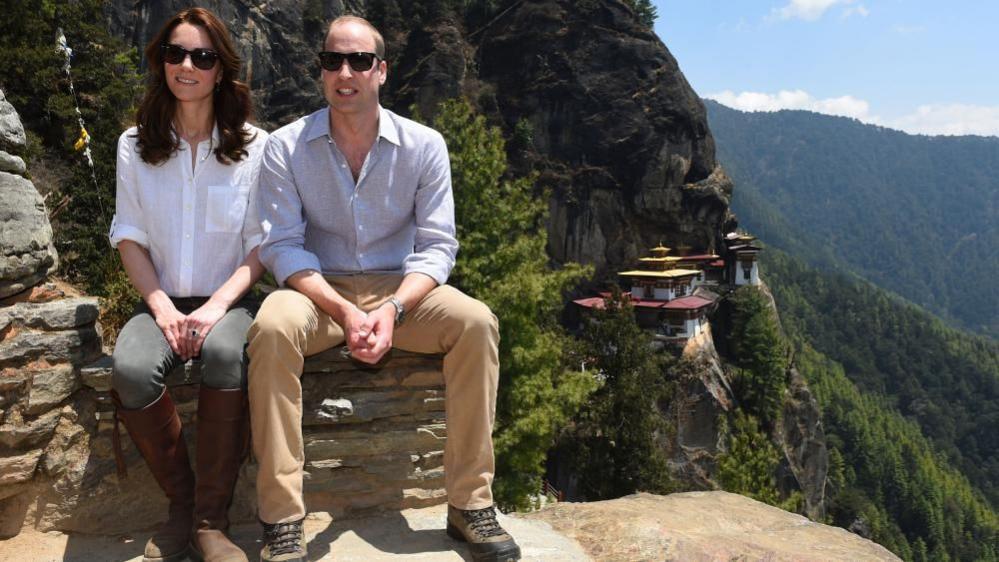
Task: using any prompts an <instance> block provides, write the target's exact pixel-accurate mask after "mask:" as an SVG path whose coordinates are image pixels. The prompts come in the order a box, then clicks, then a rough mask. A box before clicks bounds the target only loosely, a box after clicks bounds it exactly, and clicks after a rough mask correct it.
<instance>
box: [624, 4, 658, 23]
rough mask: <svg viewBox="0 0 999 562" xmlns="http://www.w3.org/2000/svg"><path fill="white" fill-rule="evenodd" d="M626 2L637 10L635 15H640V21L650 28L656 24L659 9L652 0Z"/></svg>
mask: <svg viewBox="0 0 999 562" xmlns="http://www.w3.org/2000/svg"><path fill="white" fill-rule="evenodd" d="M625 4H627V5H628V6H630V7H631V9H632V10H634V11H635V15H636V16H638V20H639V21H640V22H642V23H644V24H645V25H647V26H648V27H650V28H651V27H652V26H654V25H655V24H656V18H658V17H659V11H658V9H657V8H656V5H655V4H653V3H652V0H625Z"/></svg>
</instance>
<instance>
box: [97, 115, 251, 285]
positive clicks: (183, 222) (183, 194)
mask: <svg viewBox="0 0 999 562" xmlns="http://www.w3.org/2000/svg"><path fill="white" fill-rule="evenodd" d="M246 127H247V129H249V130H250V131H251V132H253V133H255V134H256V137H255V138H254V139H253V140H252V141H251V142H250V143H249V144H248V145H247V146H246V150H247V152H248V153H249V154H248V155H247V156H246V157H245V158H243V159H242V160H240V161H239V162H230V163H229V164H222V163H221V162H219V161H218V159H217V158H216V157H215V154H214V152H213V151H212V149H213V148H214V147H215V146H218V142H219V137H218V129H217V128H215V129H214V130H213V131H212V138H211V140H210V141H209V140H206V141H204V142H201V143H198V146H197V147H196V148H195V150H197V161H196V165H192V163H191V153H190V150H191V147H190V145H188V144H187V143H186V142H185V141H184V140H183V139H181V140H180V150H179V151H178V152H177V153H175V154H173V155H172V156H171V157H170V158H169V159H168V160H167V161H165V162H163V163H161V164H159V165H155V166H154V165H151V164H148V163H146V162H144V161H143V160H142V158H141V157H140V155H139V152H138V150H137V149H136V146H135V145H136V142H137V141H138V137H136V136H135V133H136V128H135V127H132V128H130V129H129V130H127V131H125V132H124V133H122V135H121V137H120V138H119V139H118V168H117V176H118V179H117V197H116V201H115V217H114V220H113V221H112V223H111V232H110V234H109V237H110V239H111V245H112V246H114V247H117V246H118V243H119V242H121V241H122V240H132V241H134V242H136V243H137V244H139V245H140V246H142V247H144V248H146V250H148V251H149V257H150V258H151V259H152V262H153V267H155V268H156V274H157V276H158V277H159V282H160V287H161V288H162V289H163V291H164V292H166V294H168V295H170V296H172V297H202V296H204V297H206V296H210V295H211V294H212V293H214V292H215V290H216V289H218V288H219V287H220V286H221V285H222V284H223V283H225V281H226V280H227V279H229V277H230V276H232V274H233V272H234V271H235V270H236V268H237V267H239V264H241V263H242V262H243V260H244V259H245V258H246V256H247V255H248V254H249V253H250V251H252V250H253V249H254V248H255V247H256V246H257V245H259V244H260V241H261V239H262V237H263V232H262V231H261V228H260V221H259V219H258V213H257V204H256V200H257V177H258V176H259V174H260V157H261V155H262V154H263V149H264V144H266V141H267V133H266V132H264V131H263V130H261V129H258V128H256V127H254V126H252V125H249V124H247V125H246Z"/></svg>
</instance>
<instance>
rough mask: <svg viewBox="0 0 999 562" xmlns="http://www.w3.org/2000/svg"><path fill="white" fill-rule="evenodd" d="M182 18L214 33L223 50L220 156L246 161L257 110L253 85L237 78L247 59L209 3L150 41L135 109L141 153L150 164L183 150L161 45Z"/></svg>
mask: <svg viewBox="0 0 999 562" xmlns="http://www.w3.org/2000/svg"><path fill="white" fill-rule="evenodd" d="M182 23H188V24H191V25H196V26H198V27H201V28H202V29H204V30H205V31H207V32H208V36H209V37H210V38H211V41H212V48H213V49H214V50H215V52H216V53H218V55H219V63H220V64H221V65H222V67H221V73H222V79H221V81H220V82H219V84H218V86H216V89H215V95H214V96H213V105H214V110H215V124H216V125H217V126H218V129H219V146H217V147H215V158H217V159H218V161H219V162H221V163H223V164H228V163H229V162H230V161H233V160H235V161H239V160H242V159H243V157H244V156H246V155H247V152H246V145H247V144H248V143H249V142H250V141H251V140H253V136H254V135H253V134H252V133H250V132H249V131H247V130H246V129H245V128H244V125H245V124H246V120H247V119H249V118H250V116H251V115H252V113H253V104H252V101H251V99H250V88H249V87H248V86H247V85H246V84H244V83H242V82H240V81H239V80H237V78H238V77H239V68H240V64H241V61H240V58H239V55H238V54H236V49H235V48H234V47H233V44H232V40H231V39H230V38H229V30H228V29H226V27H225V25H224V24H223V23H222V22H221V21H220V20H219V18H218V17H217V16H216V15H215V14H213V13H211V12H210V11H208V10H206V9H204V8H189V9H186V10H182V11H180V12H178V13H177V15H175V16H174V17H172V18H170V20H169V21H167V22H166V24H164V25H163V27H162V28H161V29H160V31H159V33H157V34H156V36H155V37H153V39H152V41H150V42H149V44H148V45H146V61H148V64H149V71H148V77H147V82H146V94H145V96H143V98H142V103H141V104H139V109H138V110H137V111H136V112H135V124H136V126H137V127H138V130H139V132H138V135H137V136H138V137H139V140H138V142H137V143H136V145H137V146H138V148H139V154H140V156H141V157H142V159H143V160H144V161H146V162H148V163H149V164H159V163H161V162H164V161H165V160H167V159H168V158H170V156H171V155H172V154H173V153H174V152H176V151H177V150H179V149H180V141H179V140H178V139H177V137H176V136H175V135H174V134H173V118H174V112H175V111H176V108H177V99H176V98H175V97H174V95H173V93H172V92H170V88H169V87H167V84H166V76H165V73H164V69H163V56H162V54H161V52H160V46H161V45H163V44H165V43H167V42H168V41H169V40H170V35H171V34H172V33H173V30H174V28H176V27H177V26H178V25H180V24H182Z"/></svg>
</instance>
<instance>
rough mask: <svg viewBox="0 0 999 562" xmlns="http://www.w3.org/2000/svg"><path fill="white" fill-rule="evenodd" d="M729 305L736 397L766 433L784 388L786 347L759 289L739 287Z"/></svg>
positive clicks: (786, 365)
mask: <svg viewBox="0 0 999 562" xmlns="http://www.w3.org/2000/svg"><path fill="white" fill-rule="evenodd" d="M732 304H733V309H734V311H733V315H732V329H731V333H730V334H729V340H730V342H731V343H730V346H729V348H730V349H731V350H732V351H733V353H734V354H735V363H736V366H738V367H739V374H738V377H737V379H736V383H737V387H738V388H737V391H736V394H737V395H738V397H739V399H740V401H741V403H742V407H743V409H745V410H746V412H747V413H749V414H752V415H753V416H755V417H756V418H757V419H758V420H759V421H760V422H761V423H762V424H763V426H764V428H766V429H768V430H769V429H771V428H773V427H774V426H775V425H776V423H777V419H778V417H779V416H780V408H781V405H782V404H783V402H784V391H785V389H786V388H787V367H788V355H787V345H786V344H785V343H784V339H783V336H781V333H780V327H779V326H778V325H777V318H776V316H775V314H774V311H773V309H772V308H771V307H770V304H769V302H768V301H767V300H766V299H765V298H764V297H763V295H762V294H760V291H759V289H757V288H756V287H742V288H741V289H739V290H737V291H736V292H735V293H734V294H733V295H732Z"/></svg>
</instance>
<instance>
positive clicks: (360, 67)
mask: <svg viewBox="0 0 999 562" xmlns="http://www.w3.org/2000/svg"><path fill="white" fill-rule="evenodd" d="M377 58H379V57H378V55H376V54H374V53H337V52H335V51H323V52H321V53H319V66H321V67H323V70H329V71H330V72H336V71H338V70H340V67H341V66H343V61H344V60H346V61H347V64H349V65H350V69H351V70H353V71H354V72H364V71H365V70H371V67H372V66H374V64H375V59H377ZM379 60H380V59H379Z"/></svg>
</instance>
